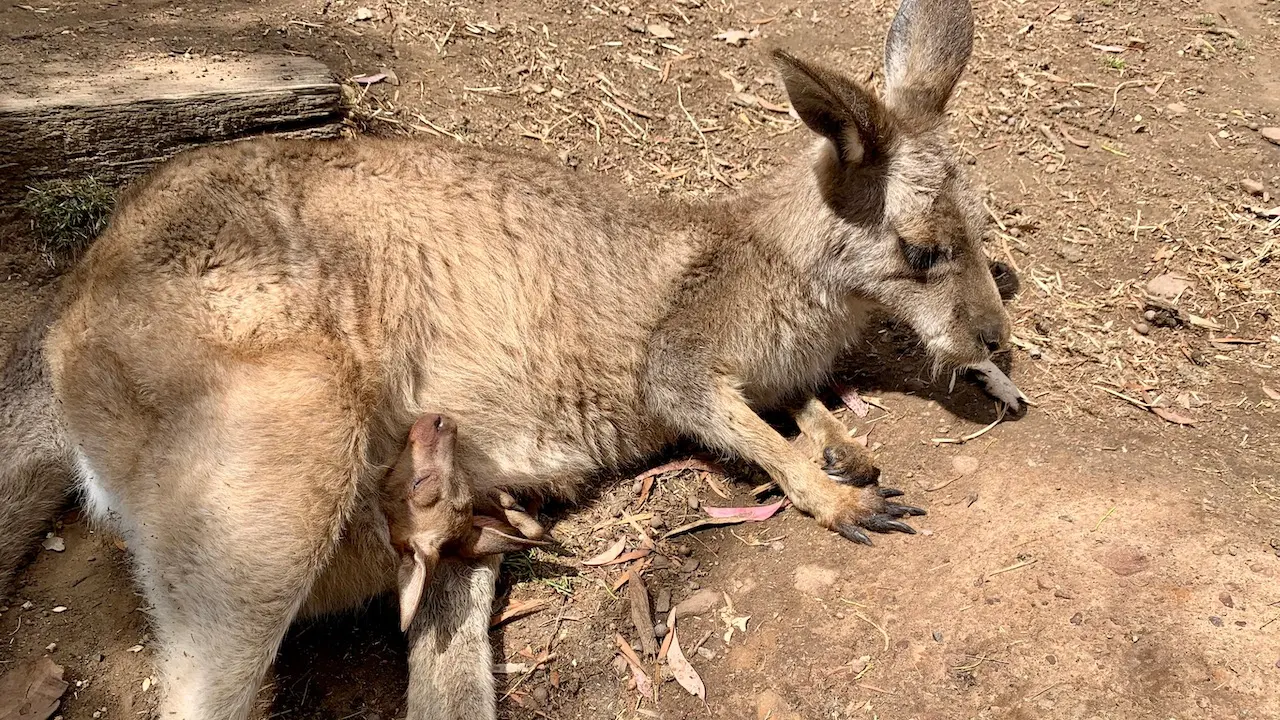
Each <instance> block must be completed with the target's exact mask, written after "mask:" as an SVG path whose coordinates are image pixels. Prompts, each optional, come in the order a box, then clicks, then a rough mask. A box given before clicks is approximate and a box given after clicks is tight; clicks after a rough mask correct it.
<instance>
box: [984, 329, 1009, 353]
mask: <svg viewBox="0 0 1280 720" xmlns="http://www.w3.org/2000/svg"><path fill="white" fill-rule="evenodd" d="M1004 332H1005V330H1004V323H1003V322H993V323H990V324H988V325H987V326H986V327H984V328H982V329H981V330H979V331H978V341H979V342H981V343H982V345H983V347H985V348H986V349H987V352H997V351H999V350H1000V348H1001V347H1003V346H1004Z"/></svg>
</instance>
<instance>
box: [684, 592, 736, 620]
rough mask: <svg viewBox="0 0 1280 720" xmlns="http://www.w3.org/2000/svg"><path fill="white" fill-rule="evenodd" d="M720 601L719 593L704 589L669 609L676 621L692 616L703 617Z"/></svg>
mask: <svg viewBox="0 0 1280 720" xmlns="http://www.w3.org/2000/svg"><path fill="white" fill-rule="evenodd" d="M722 599H723V598H722V597H721V595H720V593H719V592H716V591H715V590H712V589H711V588H704V589H702V590H699V591H698V592H696V593H694V594H692V595H690V596H689V597H687V598H685V599H684V600H681V601H680V602H678V603H676V606H675V607H673V608H671V612H673V613H675V616H676V619H677V620H680V619H683V618H687V617H691V616H693V615H705V614H706V613H709V612H711V611H712V610H714V609H715V607H716V606H717V605H719V604H720V602H721V600H722Z"/></svg>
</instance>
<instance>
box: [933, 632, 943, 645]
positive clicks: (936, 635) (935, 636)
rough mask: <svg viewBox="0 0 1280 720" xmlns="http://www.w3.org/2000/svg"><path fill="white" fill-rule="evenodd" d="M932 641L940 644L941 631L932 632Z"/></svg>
mask: <svg viewBox="0 0 1280 720" xmlns="http://www.w3.org/2000/svg"><path fill="white" fill-rule="evenodd" d="M933 641H934V642H942V631H941V630H934V631H933Z"/></svg>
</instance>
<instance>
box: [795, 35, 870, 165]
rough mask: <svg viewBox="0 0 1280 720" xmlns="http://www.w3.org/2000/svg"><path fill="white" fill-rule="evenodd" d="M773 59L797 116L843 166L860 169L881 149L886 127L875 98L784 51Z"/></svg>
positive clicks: (830, 72) (842, 79) (831, 73)
mask: <svg viewBox="0 0 1280 720" xmlns="http://www.w3.org/2000/svg"><path fill="white" fill-rule="evenodd" d="M773 58H774V60H775V61H777V63H778V66H779V69H780V70H781V71H782V82H783V84H785V85H786V88H787V97H788V98H789V99H790V100H791V106H792V107H793V108H795V110H796V114H797V115H799V116H800V119H801V120H802V121H804V124H805V125H807V126H809V129H810V130H813V131H814V132H816V133H818V134H819V135H822V136H823V137H825V138H827V139H828V140H830V141H831V143H832V144H833V145H835V148H836V152H837V153H838V154H839V157H840V159H841V160H842V161H843V162H845V163H848V164H849V165H853V166H857V165H861V164H863V163H865V162H867V161H869V160H871V159H872V158H874V157H875V156H876V155H878V154H879V153H880V152H881V151H882V150H883V149H884V146H885V145H886V141H885V138H884V133H885V131H886V130H887V129H888V123H887V120H886V118H885V113H884V112H883V109H882V107H881V105H880V101H879V100H877V99H876V98H875V96H873V95H872V94H871V93H869V92H867V91H866V90H864V89H863V88H862V87H861V86H859V85H858V84H857V83H855V82H853V81H852V80H849V79H848V78H845V77H843V76H841V75H839V74H837V73H834V72H832V71H830V70H826V69H824V68H821V67H818V66H816V65H811V64H809V63H807V62H804V61H803V60H800V59H799V58H797V57H795V56H793V55H791V54H790V53H788V52H786V51H783V50H775V51H774V52H773Z"/></svg>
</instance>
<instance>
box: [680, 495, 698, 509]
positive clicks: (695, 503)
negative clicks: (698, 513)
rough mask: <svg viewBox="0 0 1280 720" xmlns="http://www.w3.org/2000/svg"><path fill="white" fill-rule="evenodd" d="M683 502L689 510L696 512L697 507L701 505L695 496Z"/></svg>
mask: <svg viewBox="0 0 1280 720" xmlns="http://www.w3.org/2000/svg"><path fill="white" fill-rule="evenodd" d="M684 501H685V504H687V505H688V506H689V509H690V510H697V509H698V507H699V506H700V505H702V503H701V502H700V501H699V500H698V496H697V495H690V496H689V497H687V498H685V499H684Z"/></svg>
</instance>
